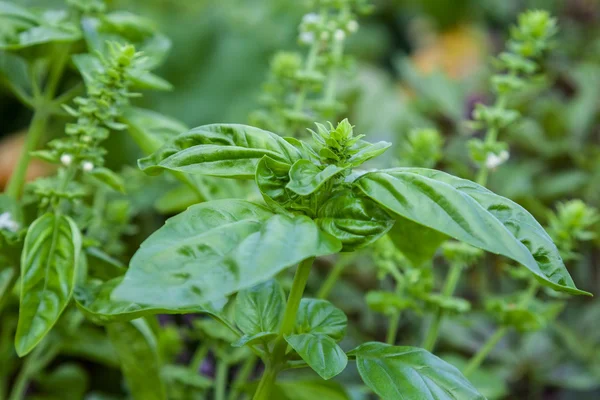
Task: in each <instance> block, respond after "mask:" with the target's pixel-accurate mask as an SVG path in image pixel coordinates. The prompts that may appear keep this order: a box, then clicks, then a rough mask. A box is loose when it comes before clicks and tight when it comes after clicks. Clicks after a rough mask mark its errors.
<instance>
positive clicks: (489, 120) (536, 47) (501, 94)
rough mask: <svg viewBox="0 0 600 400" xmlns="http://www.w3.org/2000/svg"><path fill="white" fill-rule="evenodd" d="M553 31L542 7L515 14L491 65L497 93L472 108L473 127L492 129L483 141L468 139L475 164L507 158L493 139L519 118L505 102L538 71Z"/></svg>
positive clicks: (502, 146)
mask: <svg viewBox="0 0 600 400" xmlns="http://www.w3.org/2000/svg"><path fill="white" fill-rule="evenodd" d="M556 32H557V27H556V20H555V19H554V18H552V17H551V16H550V14H548V12H546V11H538V10H536V11H528V12H525V13H523V14H521V15H520V16H519V22H518V25H517V26H515V27H513V28H512V29H511V34H510V39H509V41H508V43H507V50H506V51H504V52H503V53H501V54H500V55H499V56H498V57H497V58H496V59H495V60H494V65H495V66H496V67H497V68H498V70H499V73H498V74H496V75H494V76H493V77H492V78H491V85H492V88H493V90H494V92H495V93H496V95H497V100H496V103H495V104H493V105H484V104H477V106H476V107H475V110H474V112H473V116H472V117H473V124H472V126H473V128H474V129H486V130H488V132H490V131H493V132H494V135H492V136H491V138H486V139H487V140H486V141H485V142H484V141H482V140H479V139H473V140H471V141H470V143H469V150H470V152H471V158H472V159H473V161H475V162H476V163H477V164H478V165H480V166H481V165H485V167H486V168H488V169H494V168H496V167H498V166H499V165H500V164H502V163H503V162H505V161H506V160H507V159H508V156H509V154H508V151H507V146H506V145H505V144H504V143H501V142H498V141H496V136H497V133H498V132H499V131H501V130H502V129H505V128H506V127H507V126H509V125H511V124H513V123H514V122H516V121H517V120H519V118H520V114H519V112H518V111H516V110H513V109H511V108H509V107H508V106H507V102H508V101H509V100H510V97H511V96H513V95H514V94H516V93H518V92H519V91H521V90H523V89H524V88H526V87H527V86H528V85H529V84H530V83H531V82H532V81H533V80H534V79H535V78H536V75H539V74H540V70H541V68H540V64H539V61H540V58H541V57H542V56H543V55H544V54H545V53H546V52H547V50H548V49H549V48H550V47H551V41H552V38H553V36H554V35H555V34H556Z"/></svg>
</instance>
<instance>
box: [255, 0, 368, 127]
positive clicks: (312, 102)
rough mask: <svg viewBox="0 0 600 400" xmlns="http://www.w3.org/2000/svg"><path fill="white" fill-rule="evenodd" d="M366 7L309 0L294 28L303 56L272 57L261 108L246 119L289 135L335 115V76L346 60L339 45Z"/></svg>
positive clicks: (339, 106)
mask: <svg viewBox="0 0 600 400" xmlns="http://www.w3.org/2000/svg"><path fill="white" fill-rule="evenodd" d="M368 8H369V7H368V3H367V1H357V0H335V1H333V0H329V1H328V0H320V1H313V2H312V4H311V9H312V10H313V11H311V12H309V13H307V14H306V15H304V17H303V18H302V21H301V23H300V26H299V31H298V42H299V44H300V45H302V46H304V47H307V48H308V53H307V55H306V56H305V57H304V56H303V55H301V54H300V53H298V52H280V53H278V54H276V55H275V57H274V58H273V60H272V62H271V70H270V76H269V79H268V81H267V82H266V84H265V85H264V87H263V91H264V93H263V95H262V97H261V103H262V106H263V109H261V110H259V111H256V112H254V113H253V114H252V115H251V123H252V124H253V125H257V126H260V127H262V128H265V129H268V130H271V131H275V132H278V133H280V134H282V135H288V136H295V135H296V134H299V133H300V132H305V129H304V128H306V127H308V126H309V125H310V124H312V122H314V121H325V120H328V119H335V117H336V116H337V115H339V113H340V112H342V111H343V110H344V108H345V107H344V105H343V103H341V102H339V101H338V100H336V80H337V79H338V76H337V75H338V73H339V72H340V71H342V70H344V69H347V67H348V65H350V64H351V60H349V59H348V58H347V57H344V45H345V42H346V41H347V39H348V37H349V36H350V35H352V34H353V33H355V32H356V31H358V28H359V23H358V21H357V14H358V13H362V12H364V11H367V10H368Z"/></svg>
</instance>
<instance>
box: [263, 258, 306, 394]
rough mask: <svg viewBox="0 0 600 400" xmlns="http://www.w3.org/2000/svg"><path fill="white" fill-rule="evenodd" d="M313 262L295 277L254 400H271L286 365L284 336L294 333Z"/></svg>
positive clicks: (300, 265)
mask: <svg viewBox="0 0 600 400" xmlns="http://www.w3.org/2000/svg"><path fill="white" fill-rule="evenodd" d="M313 261H314V257H310V258H307V259H306V260H304V261H302V262H301V263H300V264H299V265H298V269H297V270H296V275H295V276H294V282H293V283H292V290H290V295H289V296H288V300H287V305H286V307H285V314H284V316H283V322H282V323H281V328H280V329H279V336H277V339H276V340H275V344H274V345H273V352H272V357H271V359H270V360H267V362H266V369H265V372H264V374H263V376H262V378H261V380H260V384H259V385H258V389H257V390H256V393H255V394H254V400H269V399H271V397H270V396H271V391H272V390H273V385H274V384H275V380H276V379H277V374H278V373H279V371H280V370H281V368H282V366H283V365H284V364H285V351H286V349H287V342H286V341H285V338H284V336H286V335H289V334H290V333H293V332H294V326H295V325H296V314H298V308H299V307H300V300H302V295H303V294H304V289H305V288H306V282H307V281H308V276H309V275H310V270H311V267H312V263H313Z"/></svg>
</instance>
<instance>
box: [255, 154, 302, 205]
mask: <svg viewBox="0 0 600 400" xmlns="http://www.w3.org/2000/svg"><path fill="white" fill-rule="evenodd" d="M290 168H291V165H290V164H287V163H283V162H279V161H275V160H273V159H272V158H271V157H268V156H265V157H263V158H262V159H261V160H260V161H259V162H258V164H257V166H256V185H257V186H258V189H259V190H260V193H261V194H262V196H263V198H264V200H265V203H267V205H268V206H269V207H271V208H272V209H273V210H275V211H278V212H281V213H285V209H284V208H283V206H285V205H288V204H291V203H292V202H293V201H294V200H295V198H297V197H298V196H297V195H295V194H294V193H292V192H290V191H289V190H288V189H287V188H286V187H285V186H286V185H287V183H288V182H289V181H290V176H289V173H290Z"/></svg>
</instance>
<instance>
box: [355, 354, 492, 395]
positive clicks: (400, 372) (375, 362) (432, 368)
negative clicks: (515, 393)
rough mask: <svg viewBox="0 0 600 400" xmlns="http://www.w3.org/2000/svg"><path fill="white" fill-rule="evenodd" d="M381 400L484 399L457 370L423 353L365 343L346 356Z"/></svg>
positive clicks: (431, 355)
mask: <svg viewBox="0 0 600 400" xmlns="http://www.w3.org/2000/svg"><path fill="white" fill-rule="evenodd" d="M348 355H349V356H355V357H356V364H357V366H358V372H359V373H360V376H361V377H362V379H363V381H364V382H365V383H366V384H367V386H369V387H370V388H371V389H372V390H373V391H374V392H375V393H376V394H377V395H378V396H380V397H381V398H382V399H383V400H398V399H422V400H466V399H469V400H475V399H485V398H484V397H483V396H482V395H481V394H479V393H478V392H477V390H476V389H475V388H474V387H473V385H471V383H469V381H468V380H467V379H466V378H465V377H464V376H463V375H462V374H461V373H460V371H459V370H458V369H456V368H455V367H453V366H452V365H450V364H448V363H447V362H445V361H443V360H442V359H440V358H438V357H436V356H434V355H433V354H431V353H429V352H428V351H426V350H424V349H420V348H417V347H411V346H391V345H388V344H385V343H378V342H368V343H364V344H362V345H360V346H358V347H357V348H356V349H354V350H352V351H350V352H349V353H348Z"/></svg>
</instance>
